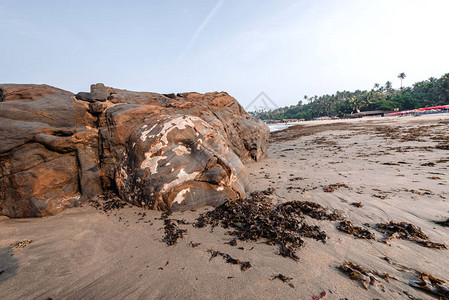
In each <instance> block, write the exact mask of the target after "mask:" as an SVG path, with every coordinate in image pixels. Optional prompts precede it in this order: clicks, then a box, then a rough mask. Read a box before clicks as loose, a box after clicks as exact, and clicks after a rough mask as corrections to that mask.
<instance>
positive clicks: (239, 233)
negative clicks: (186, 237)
mask: <svg viewBox="0 0 449 300" xmlns="http://www.w3.org/2000/svg"><path fill="white" fill-rule="evenodd" d="M266 194H267V192H253V193H251V194H250V196H249V197H248V198H246V199H238V200H235V201H227V202H225V203H223V204H222V205H220V206H218V207H216V208H215V209H214V210H212V211H209V212H207V213H204V214H201V215H200V216H199V217H198V218H197V219H196V223H195V224H194V226H195V227H199V228H202V227H205V226H206V225H211V226H212V229H213V228H214V227H216V226H219V225H220V226H221V227H223V228H225V229H230V230H229V231H228V232H227V234H229V235H231V236H234V237H235V238H234V239H233V240H231V242H230V244H231V245H236V244H237V240H240V241H257V240H260V239H265V242H266V243H267V244H269V245H278V246H279V253H278V254H279V255H281V256H284V257H288V258H291V259H293V260H298V259H299V257H298V256H297V255H296V254H295V251H296V249H298V248H300V247H301V246H302V245H303V243H304V241H303V240H302V238H301V237H309V238H313V239H316V240H319V241H322V242H325V241H326V239H327V235H326V233H325V232H324V231H321V230H320V228H319V227H318V226H309V225H307V224H306V223H305V222H304V220H302V219H299V218H298V217H300V216H303V215H304V214H307V215H310V216H312V217H315V218H318V219H332V220H333V219H336V218H337V216H336V215H335V214H327V213H326V211H325V210H324V208H323V207H322V206H320V205H318V204H315V203H312V202H301V201H291V202H286V203H284V204H280V205H278V206H275V205H273V203H272V201H271V200H270V199H269V198H268V197H267V196H266ZM268 194H269V193H268ZM234 241H235V243H234Z"/></svg>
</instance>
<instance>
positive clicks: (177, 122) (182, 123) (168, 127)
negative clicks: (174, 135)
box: [159, 116, 204, 144]
mask: <svg viewBox="0 0 449 300" xmlns="http://www.w3.org/2000/svg"><path fill="white" fill-rule="evenodd" d="M198 121H199V122H202V123H204V121H203V120H202V119H201V118H198V117H194V116H181V117H177V118H174V119H173V120H171V121H170V122H167V123H165V124H164V126H163V127H162V129H161V130H160V133H159V136H160V137H161V141H162V142H163V143H165V144H168V139H167V135H168V134H169V133H170V131H172V130H173V129H175V128H177V129H179V130H184V129H186V127H187V126H189V127H192V128H195V124H194V123H193V122H198Z"/></svg>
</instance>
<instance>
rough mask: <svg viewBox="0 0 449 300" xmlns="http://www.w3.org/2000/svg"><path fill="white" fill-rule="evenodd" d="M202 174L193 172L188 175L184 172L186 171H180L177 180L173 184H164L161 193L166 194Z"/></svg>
mask: <svg viewBox="0 0 449 300" xmlns="http://www.w3.org/2000/svg"><path fill="white" fill-rule="evenodd" d="M199 173H200V172H193V173H191V174H188V173H186V171H184V169H181V170H179V173H178V175H177V178H176V179H175V180H173V181H172V182H169V183H166V184H164V186H163V187H162V189H161V193H163V192H166V191H167V190H168V189H170V188H172V187H174V186H177V185H180V184H181V183H183V182H186V181H189V180H194V179H195V177H196V176H197V175H198V174H199Z"/></svg>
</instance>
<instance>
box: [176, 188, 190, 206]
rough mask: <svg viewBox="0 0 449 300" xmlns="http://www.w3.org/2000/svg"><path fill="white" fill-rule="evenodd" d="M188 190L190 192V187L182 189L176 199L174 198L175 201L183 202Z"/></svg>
mask: <svg viewBox="0 0 449 300" xmlns="http://www.w3.org/2000/svg"><path fill="white" fill-rule="evenodd" d="M188 192H190V188H187V189H183V190H182V191H180V192H179V193H178V194H177V195H176V197H175V199H173V203H179V204H181V203H182V202H183V201H184V200H185V194H187V193H188Z"/></svg>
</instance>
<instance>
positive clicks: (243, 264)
mask: <svg viewBox="0 0 449 300" xmlns="http://www.w3.org/2000/svg"><path fill="white" fill-rule="evenodd" d="M207 252H209V253H210V254H211V257H210V259H209V261H210V260H212V259H213V258H214V257H217V256H221V257H223V259H224V260H226V262H227V263H228V264H232V265H240V270H242V271H246V270H248V269H249V268H251V267H252V266H251V264H250V262H249V261H241V260H239V259H235V258H232V257H231V256H230V255H229V254H226V253H222V252H220V251H215V250H212V249H209V250H208V251H207Z"/></svg>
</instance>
